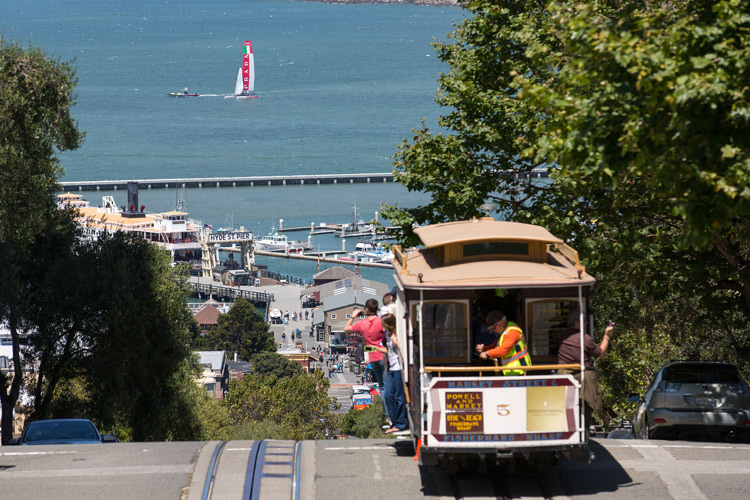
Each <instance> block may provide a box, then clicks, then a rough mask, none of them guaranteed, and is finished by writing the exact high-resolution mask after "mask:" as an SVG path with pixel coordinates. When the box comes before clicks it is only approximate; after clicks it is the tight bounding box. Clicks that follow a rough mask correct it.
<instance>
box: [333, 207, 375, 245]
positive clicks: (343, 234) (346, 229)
mask: <svg viewBox="0 0 750 500" xmlns="http://www.w3.org/2000/svg"><path fill="white" fill-rule="evenodd" d="M352 209H353V210H354V212H353V213H352V222H351V224H342V225H341V226H340V227H339V230H338V231H337V232H336V236H338V237H340V238H347V237H351V236H367V235H370V234H372V231H373V229H374V226H373V225H372V224H368V223H366V222H365V221H364V220H363V219H362V217H361V216H360V215H359V212H357V205H354V206H353V207H352Z"/></svg>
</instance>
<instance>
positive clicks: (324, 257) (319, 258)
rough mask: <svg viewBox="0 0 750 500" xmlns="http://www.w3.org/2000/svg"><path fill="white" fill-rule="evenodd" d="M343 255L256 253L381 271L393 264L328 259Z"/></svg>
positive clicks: (333, 252)
mask: <svg viewBox="0 0 750 500" xmlns="http://www.w3.org/2000/svg"><path fill="white" fill-rule="evenodd" d="M340 253H342V252H341V251H340V250H334V251H330V252H320V254H302V253H282V252H262V251H258V250H256V251H255V255H263V256H266V257H281V258H284V259H299V260H310V261H313V262H327V263H329V264H339V265H342V266H362V267H379V268H381V269H389V268H392V267H393V266H391V264H387V263H380V262H362V261H354V260H340V259H334V258H330V257H327V256H328V255H331V254H333V255H336V254H340Z"/></svg>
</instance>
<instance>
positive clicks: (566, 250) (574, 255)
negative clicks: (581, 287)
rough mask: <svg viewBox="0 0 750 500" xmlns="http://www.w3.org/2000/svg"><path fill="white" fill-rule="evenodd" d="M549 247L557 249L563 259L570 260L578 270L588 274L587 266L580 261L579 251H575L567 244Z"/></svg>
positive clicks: (556, 244)
mask: <svg viewBox="0 0 750 500" xmlns="http://www.w3.org/2000/svg"><path fill="white" fill-rule="evenodd" d="M548 246H553V247H555V249H556V250H557V251H558V252H560V254H561V255H562V256H563V257H565V258H566V259H568V261H570V263H571V264H573V265H574V266H575V267H576V269H579V270H581V271H582V272H584V273H585V272H586V266H584V265H583V264H581V261H580V260H579V259H578V251H577V250H576V249H574V248H573V247H571V246H570V245H568V244H567V243H565V242H562V243H555V244H553V245H548Z"/></svg>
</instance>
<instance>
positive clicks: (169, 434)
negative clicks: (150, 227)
mask: <svg viewBox="0 0 750 500" xmlns="http://www.w3.org/2000/svg"><path fill="white" fill-rule="evenodd" d="M90 257H91V263H90V266H89V268H90V269H92V270H95V271H96V276H97V280H96V283H97V289H96V290H95V291H94V293H93V295H94V296H95V297H96V298H92V325H91V326H90V327H89V328H87V330H86V334H87V335H88V339H89V345H90V347H89V355H88V356H87V357H86V359H85V361H84V363H83V365H82V367H83V370H84V373H85V375H86V376H87V379H88V386H89V390H90V406H91V407H90V411H91V415H92V416H93V417H95V419H96V420H97V421H98V422H101V423H102V424H103V425H105V426H116V427H118V428H121V429H127V430H128V432H129V433H130V437H131V438H132V439H133V440H136V441H158V440H185V439H193V438H194V436H196V435H197V434H199V433H200V428H199V427H200V424H199V421H198V418H197V415H196V411H197V408H196V399H195V397H194V393H193V391H192V385H194V382H193V376H194V374H195V373H194V372H195V367H194V366H192V365H191V363H190V359H191V351H190V348H189V340H190V325H191V321H192V314H191V313H190V311H189V310H188V308H187V304H186V297H187V294H188V290H187V287H186V286H185V276H184V274H183V273H181V271H180V270H179V269H178V268H175V267H172V265H171V258H170V255H169V252H166V251H163V250H161V249H159V248H158V247H156V246H155V245H153V244H151V243H149V242H147V241H146V240H144V239H142V238H139V237H137V236H133V235H127V234H124V233H116V234H115V235H114V236H112V237H103V238H99V239H98V240H97V242H96V243H94V244H93V245H92V251H91V254H90Z"/></svg>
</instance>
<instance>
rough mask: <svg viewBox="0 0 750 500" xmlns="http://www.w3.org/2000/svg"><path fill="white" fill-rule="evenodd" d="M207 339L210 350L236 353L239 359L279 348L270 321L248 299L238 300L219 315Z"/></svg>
mask: <svg viewBox="0 0 750 500" xmlns="http://www.w3.org/2000/svg"><path fill="white" fill-rule="evenodd" d="M206 340H207V344H208V345H209V346H210V348H211V349H215V350H223V351H227V352H229V353H232V352H236V353H237V356H238V357H239V358H240V359H247V360H249V359H250V358H252V357H253V355H254V354H257V353H259V352H275V351H276V344H275V343H274V340H273V333H272V332H271V331H270V330H269V329H268V323H266V322H265V320H264V319H263V316H261V315H260V313H258V311H256V310H255V306H253V304H251V303H250V302H248V301H247V300H245V299H237V301H236V302H235V303H234V305H233V306H232V308H231V309H230V310H229V312H227V313H226V314H223V315H221V316H219V319H218V321H217V324H216V326H215V327H213V328H211V330H209V332H208V335H207V336H206Z"/></svg>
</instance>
